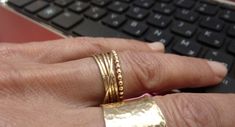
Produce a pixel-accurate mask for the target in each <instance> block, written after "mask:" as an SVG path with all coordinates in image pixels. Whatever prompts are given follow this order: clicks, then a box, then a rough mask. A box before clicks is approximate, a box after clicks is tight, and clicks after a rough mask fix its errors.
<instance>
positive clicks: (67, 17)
mask: <svg viewBox="0 0 235 127" xmlns="http://www.w3.org/2000/svg"><path fill="white" fill-rule="evenodd" d="M81 20H82V17H81V16H79V15H77V14H75V13H73V12H64V13H62V14H61V15H59V16H57V17H55V18H54V19H53V20H52V23H53V24H55V25H57V26H59V27H62V28H63V29H69V28H71V27H72V26H74V25H75V24H77V23H78V22H80V21H81Z"/></svg>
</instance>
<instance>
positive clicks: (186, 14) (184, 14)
mask: <svg viewBox="0 0 235 127" xmlns="http://www.w3.org/2000/svg"><path fill="white" fill-rule="evenodd" d="M175 17H176V18H177V19H180V20H183V21H187V22H191V23H192V22H195V21H196V20H197V19H198V17H199V16H198V14H197V13H195V12H193V11H191V10H186V9H182V10H178V11H177V13H176V14H175Z"/></svg>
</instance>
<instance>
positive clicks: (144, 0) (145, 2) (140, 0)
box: [134, 0, 155, 8]
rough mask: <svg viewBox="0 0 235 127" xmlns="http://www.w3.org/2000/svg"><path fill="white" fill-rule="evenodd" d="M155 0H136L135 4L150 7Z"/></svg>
mask: <svg viewBox="0 0 235 127" xmlns="http://www.w3.org/2000/svg"><path fill="white" fill-rule="evenodd" d="M154 2H155V1H154V0H136V1H135V2H134V5H136V6H139V7H143V8H150V7H151V6H152V5H153V4H154Z"/></svg>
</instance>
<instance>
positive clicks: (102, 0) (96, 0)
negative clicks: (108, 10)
mask: <svg viewBox="0 0 235 127" xmlns="http://www.w3.org/2000/svg"><path fill="white" fill-rule="evenodd" d="M110 2H111V0H92V3H93V4H94V5H97V6H100V7H103V6H106V5H107V4H109V3H110Z"/></svg>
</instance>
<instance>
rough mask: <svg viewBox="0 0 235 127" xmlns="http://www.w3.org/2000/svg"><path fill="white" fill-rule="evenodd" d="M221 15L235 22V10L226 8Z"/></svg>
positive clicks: (226, 19)
mask: <svg viewBox="0 0 235 127" xmlns="http://www.w3.org/2000/svg"><path fill="white" fill-rule="evenodd" d="M220 17H221V18H222V19H224V20H225V21H229V22H232V23H235V11H232V10H224V11H223V12H222V14H221V15H220Z"/></svg>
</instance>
